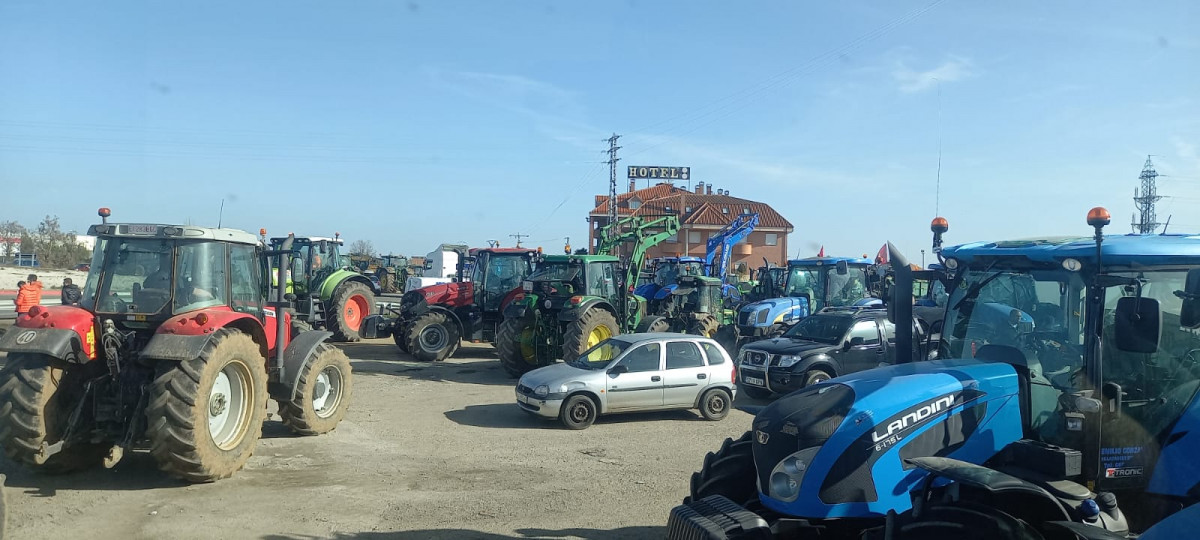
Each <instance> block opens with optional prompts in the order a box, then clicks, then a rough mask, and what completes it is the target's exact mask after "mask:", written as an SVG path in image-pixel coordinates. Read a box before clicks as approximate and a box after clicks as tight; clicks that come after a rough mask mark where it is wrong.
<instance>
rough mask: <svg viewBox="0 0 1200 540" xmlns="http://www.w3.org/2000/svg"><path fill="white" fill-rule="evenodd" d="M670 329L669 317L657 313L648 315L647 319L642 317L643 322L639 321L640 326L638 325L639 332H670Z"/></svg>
mask: <svg viewBox="0 0 1200 540" xmlns="http://www.w3.org/2000/svg"><path fill="white" fill-rule="evenodd" d="M670 331H671V323H668V322H667V319H665V318H663V317H659V316H657V315H651V316H649V317H646V318H645V319H642V322H641V323H639V324H638V327H637V332H638V333H639V334H649V333H654V332H670Z"/></svg>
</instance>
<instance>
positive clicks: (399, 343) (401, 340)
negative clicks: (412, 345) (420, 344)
mask: <svg viewBox="0 0 1200 540" xmlns="http://www.w3.org/2000/svg"><path fill="white" fill-rule="evenodd" d="M407 336H408V327H407V326H405V327H401V328H397V329H396V332H395V333H393V334H392V341H395V342H396V347H398V348H399V349H400V350H401V351H402V352H404V353H406V354H407V353H408V337H407Z"/></svg>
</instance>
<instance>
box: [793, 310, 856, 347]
mask: <svg viewBox="0 0 1200 540" xmlns="http://www.w3.org/2000/svg"><path fill="white" fill-rule="evenodd" d="M853 322H854V319H853V318H852V317H847V316H844V315H822V314H819V313H818V314H816V315H810V316H808V317H805V318H804V319H801V320H800V322H798V323H796V325H795V326H792V327H791V328H789V329H788V330H787V331H786V332H784V333H783V335H784V336H786V337H790V338H797V339H807V340H809V341H816V342H819V343H828V344H830V345H836V344H838V343H839V342H841V340H842V336H845V335H846V330H848V329H849V328H850V324H851V323H853Z"/></svg>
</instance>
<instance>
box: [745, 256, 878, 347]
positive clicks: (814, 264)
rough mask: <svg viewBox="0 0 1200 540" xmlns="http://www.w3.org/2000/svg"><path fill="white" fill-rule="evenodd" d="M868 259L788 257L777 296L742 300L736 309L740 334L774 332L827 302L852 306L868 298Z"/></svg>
mask: <svg viewBox="0 0 1200 540" xmlns="http://www.w3.org/2000/svg"><path fill="white" fill-rule="evenodd" d="M871 266H872V265H871V261H870V260H868V259H865V258H850V257H810V258H807V259H796V260H791V261H788V266H787V271H786V272H787V273H786V275H785V277H784V280H783V288H782V294H783V296H781V297H776V298H769V299H766V300H760V301H758V302H754V303H750V304H745V305H743V306H742V307H741V308H740V309H739V310H738V315H737V326H738V334H739V336H741V338H743V339H745V338H749V339H755V338H761V337H765V336H770V335H777V334H779V333H782V332H783V330H784V329H785V328H786V327H787V326H790V325H792V324H794V323H796V322H798V321H799V320H800V319H803V318H804V317H807V316H808V314H809V313H815V312H817V311H820V310H821V309H824V308H825V307H828V306H852V305H855V304H858V303H861V302H862V301H863V300H864V299H866V298H869V291H868V289H867V284H868V283H869V279H870V277H871V276H870V275H869V273H870V270H871Z"/></svg>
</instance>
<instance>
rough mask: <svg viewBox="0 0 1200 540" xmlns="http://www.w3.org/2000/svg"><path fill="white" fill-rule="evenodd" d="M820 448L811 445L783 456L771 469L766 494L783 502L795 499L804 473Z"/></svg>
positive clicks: (798, 493)
mask: <svg viewBox="0 0 1200 540" xmlns="http://www.w3.org/2000/svg"><path fill="white" fill-rule="evenodd" d="M820 450H821V447H820V446H812V447H809V448H805V449H804V450H801V451H799V452H796V453H794V454H792V455H790V456H788V457H785V458H783V460H782V461H780V462H779V464H778V465H775V469H774V470H772V471H771V485H769V486H767V495H769V496H770V497H771V498H772V499H776V500H779V501H783V502H792V501H794V500H796V497H797V496H799V495H800V484H801V482H803V481H804V473H805V472H807V471H808V468H809V466H810V465H811V464H812V460H813V458H814V457H816V455H817V452H818V451H820Z"/></svg>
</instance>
